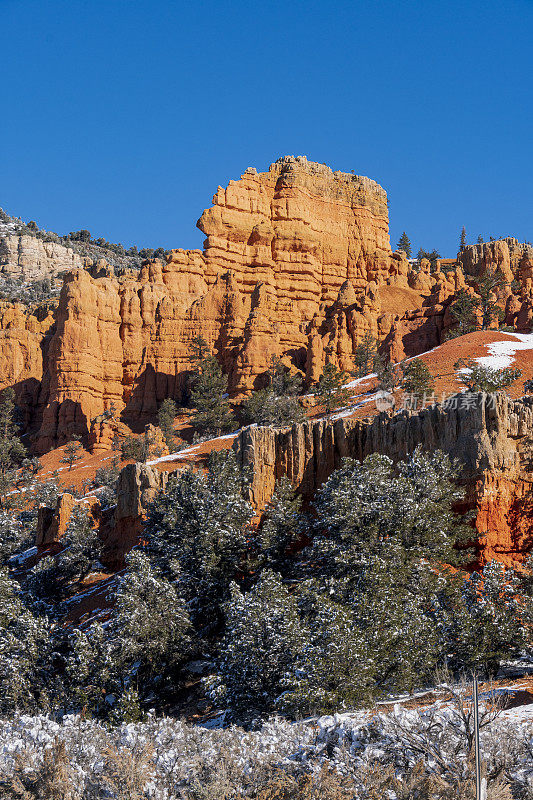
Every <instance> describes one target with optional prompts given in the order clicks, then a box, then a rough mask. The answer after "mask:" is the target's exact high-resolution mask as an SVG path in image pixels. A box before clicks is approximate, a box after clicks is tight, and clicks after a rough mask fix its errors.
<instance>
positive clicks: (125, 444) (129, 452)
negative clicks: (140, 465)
mask: <svg viewBox="0 0 533 800" xmlns="http://www.w3.org/2000/svg"><path fill="white" fill-rule="evenodd" d="M142 451H143V443H142V442H141V441H140V440H139V439H135V438H134V437H133V436H126V438H125V439H124V440H123V441H122V442H121V444H120V452H121V454H122V459H123V460H124V461H129V459H133V460H134V461H140V459H141V455H142Z"/></svg>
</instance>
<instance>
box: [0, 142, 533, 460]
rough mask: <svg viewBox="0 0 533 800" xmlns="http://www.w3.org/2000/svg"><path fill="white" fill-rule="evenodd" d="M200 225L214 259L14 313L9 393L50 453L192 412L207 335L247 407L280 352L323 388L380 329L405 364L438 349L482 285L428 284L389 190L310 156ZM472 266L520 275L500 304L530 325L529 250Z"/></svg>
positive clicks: (155, 267) (165, 267)
mask: <svg viewBox="0 0 533 800" xmlns="http://www.w3.org/2000/svg"><path fill="white" fill-rule="evenodd" d="M198 227H199V228H200V229H201V230H202V231H203V232H204V233H205V235H206V239H205V246H204V250H203V252H202V251H199V250H173V251H171V253H170V255H169V256H168V258H167V260H166V262H165V263H163V262H161V261H158V260H156V261H153V262H149V263H146V264H145V265H144V266H143V267H142V269H141V271H140V273H139V274H137V275H132V274H128V275H125V276H123V277H122V278H120V279H116V278H111V277H108V276H107V275H106V271H105V270H103V271H100V272H98V271H96V272H95V271H93V275H101V277H92V276H91V274H89V272H88V271H87V270H85V269H77V270H73V271H72V272H70V273H69V274H67V276H66V278H65V281H64V285H63V289H62V292H61V297H60V302H59V307H58V309H57V312H56V318H55V321H54V320H52V319H51V318H50V319H49V320H46V321H45V322H44V323H41V322H38V321H37V319H36V318H35V317H31V316H27V315H26V316H25V315H24V314H23V313H22V312H21V311H20V310H17V309H15V308H13V309H12V310H11V311H8V310H7V309H6V310H5V311H4V313H3V317H2V318H1V319H0V363H2V364H3V365H4V366H5V370H4V378H5V379H4V383H3V385H15V386H16V387H17V389H18V393H19V398H20V401H21V403H22V405H23V406H24V408H25V410H26V414H27V422H28V424H29V425H30V427H31V429H32V431H33V432H34V433H35V434H36V441H35V449H36V451H37V452H39V453H44V452H46V451H47V450H49V449H50V448H53V447H55V446H56V445H58V444H62V443H64V442H66V441H67V440H69V439H70V438H71V436H72V435H73V434H81V435H83V436H84V435H87V434H89V433H90V438H91V444H92V446H93V447H94V446H95V447H96V448H98V447H100V449H103V448H104V446H105V445H106V444H107V443H108V439H109V437H110V436H111V430H110V428H109V426H106V425H102V424H101V422H102V421H101V420H100V422H99V421H98V420H99V418H100V417H101V415H102V414H105V412H109V411H110V410H111V409H112V407H114V409H115V410H116V412H117V414H118V415H119V416H120V418H121V420H122V421H123V422H125V423H128V424H130V425H132V426H134V427H135V428H136V430H137V431H139V432H140V431H141V430H142V429H143V427H144V425H145V424H146V423H148V422H151V421H153V420H154V416H155V414H156V412H157V409H158V406H159V405H160V403H161V401H162V400H163V399H164V398H166V397H172V398H174V399H175V400H177V401H178V402H181V401H182V399H183V396H184V394H185V390H186V387H187V383H188V376H189V374H190V370H191V362H190V358H189V354H190V345H191V342H192V340H193V339H194V338H195V337H196V336H198V335H202V336H203V337H204V339H206V341H207V342H208V344H209V346H210V347H211V349H212V350H213V352H214V353H215V354H216V355H217V357H218V359H219V361H220V363H221V365H222V367H223V369H224V371H225V372H226V373H227V375H228V387H229V391H230V393H231V394H232V396H233V397H234V398H236V399H239V398H242V397H243V396H245V395H246V394H247V393H249V392H250V391H251V390H253V389H254V388H260V387H261V386H262V385H263V384H264V382H265V376H266V372H267V370H268V367H269V365H270V360H271V358H272V356H273V355H276V356H281V357H283V360H284V362H285V363H287V365H289V366H290V367H291V368H292V369H293V370H300V371H301V372H302V374H304V375H305V376H306V379H307V382H308V383H311V382H313V381H315V380H316V379H317V378H318V377H319V376H320V374H321V372H322V370H323V368H324V364H325V363H326V362H332V363H335V364H337V365H338V366H339V367H341V368H342V369H344V370H346V371H349V370H352V369H353V368H354V366H355V363H354V354H355V350H356V347H357V345H358V343H359V341H360V340H361V338H362V337H363V336H364V335H365V334H366V333H368V332H370V333H371V334H372V335H374V336H376V337H377V338H378V339H379V340H380V342H382V351H383V352H384V353H386V354H387V355H389V356H390V358H391V359H393V360H399V359H401V358H404V357H405V356H412V355H416V354H418V353H420V352H422V351H426V350H430V349H431V348H433V347H435V346H436V345H438V344H439V343H440V342H441V339H442V335H443V332H444V331H445V330H446V329H447V327H449V326H450V325H451V324H453V319H452V318H451V317H450V314H449V311H447V308H448V306H449V304H450V301H451V298H452V297H453V295H454V294H455V293H456V292H457V291H459V289H462V288H464V287H465V285H466V284H465V280H464V274H463V271H462V269H457V270H453V271H450V272H443V271H441V269H440V265H438V269H437V271H434V272H431V270H430V264H429V262H428V261H423V262H422V264H421V267H420V269H419V270H417V271H416V272H415V271H413V270H412V269H411V265H410V263H409V262H408V261H407V259H406V258H405V255H404V254H403V253H402V252H396V253H393V252H392V251H391V247H390V242H389V233H388V209H387V196H386V193H385V191H384V190H383V189H382V188H381V187H380V186H379V185H378V184H377V183H375V182H374V181H372V180H370V179H369V178H364V177H360V176H357V175H353V174H350V173H343V172H333V171H332V170H331V169H329V167H327V166H325V165H324V164H315V163H313V162H308V161H307V159H305V158H304V157H297V158H294V157H292V156H289V157H286V158H282V159H279V160H278V161H276V162H275V163H274V164H272V165H271V166H270V168H269V169H268V171H267V172H263V173H258V172H257V171H256V170H255V169H248V170H246V172H245V173H244V175H243V176H242V177H241V178H240V179H239V180H236V181H230V183H229V185H228V186H227V188H226V189H222V188H221V187H219V188H218V190H217V193H216V194H215V196H214V198H213V205H212V206H211V207H210V208H208V209H207V210H206V211H204V213H203V214H202V215H201V217H200V219H199V221H198ZM513 243H514V244H513ZM476 248H478V249H476ZM479 248H482V249H481V250H479ZM478 250H479V252H478ZM462 258H463V267H464V269H465V270H468V271H469V272H470V274H473V275H477V274H481V273H482V272H483V270H485V269H487V268H489V266H491V265H492V264H497V265H498V266H499V267H500V268H501V269H502V270H503V272H504V273H505V275H507V274H508V273H509V274H511V273H512V274H513V275H514V276H515V277H516V276H518V277H519V279H520V281H521V286H522V290H521V291H522V295H521V296H520V297H519V298H518V297H515V298H514V299H513V297H514V296H512V295H510V289H509V290H505V291H503V290H502V292H500V294H501V297H498V300H499V301H501V303H502V305H503V307H504V308H505V310H506V314H507V317H508V319H509V320H511V319H512V320H513V321H514V322H515V323H516V324H519V325H520V326H521V327H527V325H528V324H529V323H530V322H531V320H532V318H533V298H531V297H530V294H531V291H533V290H532V289H531V286H532V285H533V255H532V254H531V253H530V252H529V250H528V248H527V247H525V246H522V245H518V243H515V240H512V241H511V240H502V241H501V242H497V243H490V245H483V246H481V245H480V246H475V247H474V248H467V251H464V253H463V254H462ZM442 264H444V266H446V264H445V262H442ZM52 323H54V324H53V327H52Z"/></svg>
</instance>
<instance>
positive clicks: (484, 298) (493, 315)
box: [477, 270, 507, 331]
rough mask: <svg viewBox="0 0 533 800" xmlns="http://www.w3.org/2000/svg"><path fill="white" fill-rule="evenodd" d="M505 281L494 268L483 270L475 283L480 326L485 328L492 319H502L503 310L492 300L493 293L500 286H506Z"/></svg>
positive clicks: (488, 326) (489, 324)
mask: <svg viewBox="0 0 533 800" xmlns="http://www.w3.org/2000/svg"><path fill="white" fill-rule="evenodd" d="M506 285H507V281H506V280H505V279H504V278H503V277H502V276H501V275H500V276H499V275H498V274H497V272H496V271H495V270H492V271H489V270H487V272H485V274H484V275H483V277H482V278H481V279H480V280H479V281H478V284H477V295H478V298H479V299H478V300H477V305H478V307H479V309H480V311H481V328H482V330H484V331H485V330H487V329H488V328H490V326H491V324H492V323H493V322H494V320H499V321H501V320H502V319H503V310H502V309H501V308H500V306H499V305H498V304H497V303H495V302H494V299H493V298H494V293H495V292H496V290H497V289H498V288H500V287H503V286H506Z"/></svg>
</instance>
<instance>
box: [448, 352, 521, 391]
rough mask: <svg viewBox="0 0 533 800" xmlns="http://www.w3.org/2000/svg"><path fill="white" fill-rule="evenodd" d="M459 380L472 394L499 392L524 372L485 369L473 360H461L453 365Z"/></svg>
mask: <svg viewBox="0 0 533 800" xmlns="http://www.w3.org/2000/svg"><path fill="white" fill-rule="evenodd" d="M453 368H454V370H455V371H456V377H457V380H458V381H459V382H460V383H462V384H463V386H466V387H467V389H468V391H470V392H498V391H500V390H501V389H505V388H506V387H507V386H510V385H511V384H512V383H514V381H517V380H518V379H519V378H520V377H521V375H522V371H521V370H519V369H515V368H513V367H504V368H503V369H496V368H495V367H485V366H483V365H482V364H479V363H478V362H477V361H475V360H474V359H473V358H469V359H467V360H465V359H464V358H460V359H459V361H456V362H455V364H454V365H453Z"/></svg>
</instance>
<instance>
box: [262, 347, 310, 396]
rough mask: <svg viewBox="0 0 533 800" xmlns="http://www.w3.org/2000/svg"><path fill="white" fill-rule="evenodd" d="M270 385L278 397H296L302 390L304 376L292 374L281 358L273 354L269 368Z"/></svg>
mask: <svg viewBox="0 0 533 800" xmlns="http://www.w3.org/2000/svg"><path fill="white" fill-rule="evenodd" d="M268 380H269V386H270V387H271V388H272V391H273V392H274V394H275V395H276V396H277V397H296V395H298V394H300V392H301V391H302V376H301V375H300V374H299V373H298V372H297V373H295V374H294V375H291V372H290V370H289V369H288V368H287V367H286V366H285V365H284V364H283V362H282V360H281V358H278V357H277V356H272V359H271V362H270V368H269V370H268Z"/></svg>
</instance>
